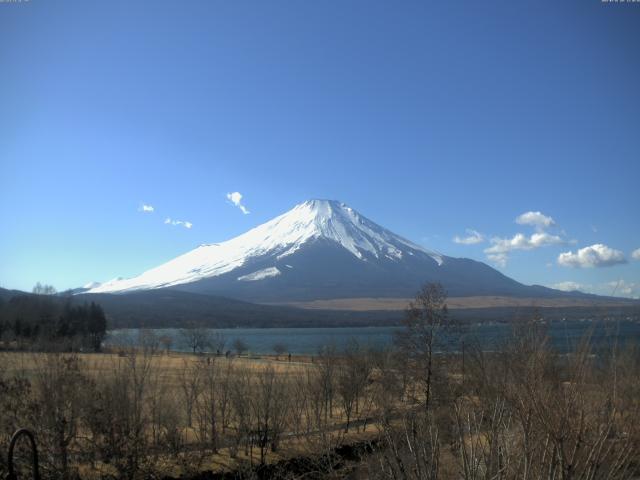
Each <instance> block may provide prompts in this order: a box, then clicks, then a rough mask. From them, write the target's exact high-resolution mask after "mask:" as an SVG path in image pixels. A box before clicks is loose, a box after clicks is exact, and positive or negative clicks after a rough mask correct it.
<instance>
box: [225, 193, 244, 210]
mask: <svg viewBox="0 0 640 480" xmlns="http://www.w3.org/2000/svg"><path fill="white" fill-rule="evenodd" d="M227 200H229V201H230V202H231V203H233V204H234V205H235V206H236V207H238V208H239V209H240V211H241V212H242V213H244V214H245V215H248V214H249V210H247V207H245V206H244V205H242V194H241V193H240V192H231V193H227Z"/></svg>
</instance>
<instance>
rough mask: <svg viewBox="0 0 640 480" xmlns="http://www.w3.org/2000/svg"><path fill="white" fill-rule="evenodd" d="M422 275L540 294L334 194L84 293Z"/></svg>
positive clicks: (379, 281)
mask: <svg viewBox="0 0 640 480" xmlns="http://www.w3.org/2000/svg"><path fill="white" fill-rule="evenodd" d="M426 281H440V282H441V283H443V284H444V285H445V287H446V288H447V289H448V291H449V294H450V295H456V296H468V295H517V296H526V295H532V294H533V295H535V294H536V293H535V292H532V291H531V289H535V290H536V292H537V294H538V295H539V294H540V293H541V291H540V289H541V287H527V286H525V285H522V284H520V283H518V282H516V281H514V280H512V279H510V278H508V277H506V276H504V275H502V274H501V273H499V272H498V271H496V270H495V269H493V268H491V267H489V266H488V265H485V264H483V263H481V262H476V261H474V260H469V259H458V258H453V257H447V256H445V255H442V254H439V253H437V252H434V251H431V250H428V249H426V248H424V247H421V246H419V245H416V244H415V243H412V242H411V241H409V240H407V239H405V238H402V237H400V236H399V235H396V234H394V233H393V232H391V231H389V230H387V229H385V228H383V227H381V226H380V225H378V224H376V223H374V222H373V221H371V220H369V219H368V218H366V217H365V216H363V215H361V214H360V213H358V212H357V211H355V210H354V209H353V208H351V207H349V206H347V205H345V204H344V203H341V202H337V201H334V200H309V201H306V202H304V203H301V204H299V205H296V206H295V207H294V208H292V209H291V210H289V211H288V212H286V213H284V214H283V215H280V216H278V217H276V218H274V219H273V220H270V221H269V222H267V223H264V224H262V225H259V226H258V227H255V228H253V229H251V230H249V231H248V232H246V233H244V234H242V235H240V236H238V237H235V238H233V239H231V240H228V241H226V242H222V243H213V244H206V245H201V246H200V247H198V248H196V249H194V250H192V251H190V252H188V253H185V254H184V255H181V256H179V257H177V258H175V259H173V260H171V261H169V262H167V263H165V264H163V265H160V266H158V267H156V268H153V269H151V270H148V271H146V272H144V273H142V274H141V275H139V276H137V277H134V278H129V279H116V280H112V281H109V282H106V283H103V284H100V285H97V286H95V287H93V288H91V289H89V290H87V291H86V293H126V292H132V291H138V290H151V289H160V288H169V287H170V288H172V289H180V290H186V291H192V292H197V293H211V294H217V295H227V296H230V297H235V298H241V299H245V300H251V301H268V302H277V301H285V300H314V299H328V298H348V297H358V296H367V297H398V296H404V297H407V296H411V295H412V294H413V293H414V292H415V291H416V290H417V289H418V287H419V286H420V285H421V284H422V283H424V282H426ZM544 291H545V292H546V294H547V295H548V294H549V292H554V291H553V290H549V289H544Z"/></svg>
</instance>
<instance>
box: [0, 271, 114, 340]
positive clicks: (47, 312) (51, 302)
mask: <svg viewBox="0 0 640 480" xmlns="http://www.w3.org/2000/svg"><path fill="white" fill-rule="evenodd" d="M106 331H107V319H106V316H105V313H104V310H103V309H102V307H101V306H100V305H99V304H97V303H95V302H90V303H83V304H75V303H74V302H73V297H72V296H71V295H58V294H57V292H56V290H55V289H54V288H53V287H51V286H49V285H41V284H40V283H38V284H37V285H36V286H35V287H34V289H33V293H32V294H21V295H14V296H12V297H11V298H9V299H8V300H5V301H3V302H0V345H2V346H3V347H4V348H7V349H12V348H13V349H24V348H35V349H39V350H49V349H79V350H91V351H95V352H97V351H100V348H101V345H102V342H103V340H104V338H105V336H106Z"/></svg>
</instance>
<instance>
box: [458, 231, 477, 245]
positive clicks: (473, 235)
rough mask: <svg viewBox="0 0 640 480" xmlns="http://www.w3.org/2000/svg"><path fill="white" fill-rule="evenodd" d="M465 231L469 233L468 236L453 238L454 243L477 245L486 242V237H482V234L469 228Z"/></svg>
mask: <svg viewBox="0 0 640 480" xmlns="http://www.w3.org/2000/svg"><path fill="white" fill-rule="evenodd" d="M465 231H466V232H467V236H466V237H460V236H458V235H456V236H455V237H453V241H454V243H460V244H462V245H475V244H477V243H482V242H484V235H482V234H481V233H480V232H478V231H476V230H473V229H471V228H467V229H466V230H465Z"/></svg>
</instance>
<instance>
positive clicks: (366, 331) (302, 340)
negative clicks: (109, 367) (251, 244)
mask: <svg viewBox="0 0 640 480" xmlns="http://www.w3.org/2000/svg"><path fill="white" fill-rule="evenodd" d="M398 328H399V327H350V328H227V329H215V330H211V332H212V333H216V334H218V333H219V334H222V335H223V336H224V338H225V342H226V347H225V349H231V348H232V347H231V346H232V345H233V342H234V340H236V339H242V341H243V342H244V343H245V344H246V345H247V346H248V347H249V351H250V352H251V353H254V354H267V353H273V347H274V345H276V344H282V345H285V346H286V348H287V350H288V351H289V352H290V353H292V354H311V355H313V354H316V353H317V352H318V350H319V349H320V348H321V347H323V346H328V345H331V346H335V347H336V349H338V350H341V349H344V347H345V346H346V345H347V344H348V342H349V341H351V340H352V339H355V340H356V341H357V342H358V343H359V344H360V345H362V346H368V347H375V348H381V347H385V346H388V345H390V344H391V343H392V342H393V335H394V332H395V331H397V330H398ZM547 328H548V333H549V337H550V340H551V343H552V345H553V346H554V347H555V348H556V349H557V350H558V351H561V352H566V351H568V350H571V349H573V348H574V347H575V346H576V344H577V343H578V342H579V341H580V339H581V338H582V337H583V336H584V335H585V334H586V333H587V332H588V331H589V330H590V329H592V336H591V341H592V343H593V344H594V346H596V347H598V346H601V345H604V344H607V343H610V342H613V341H618V342H620V343H624V342H636V343H637V342H639V341H640V322H634V321H619V322H602V321H598V322H595V321H594V322H591V321H565V322H553V323H550V324H549V325H548V326H547ZM513 331H514V330H513V327H512V326H510V325H507V324H480V325H472V326H468V327H466V328H465V330H464V331H460V332H456V333H451V334H448V337H447V338H448V343H449V344H450V347H451V349H453V350H457V349H459V347H460V346H461V345H462V342H465V343H467V344H468V343H472V342H473V343H474V342H477V343H479V344H480V345H481V347H482V348H483V349H485V350H492V349H495V348H496V346H497V345H499V343H500V342H501V341H503V340H504V339H505V338H507V337H509V336H511V335H513ZM154 333H155V335H156V336H157V337H160V336H165V335H166V336H169V337H171V338H172V339H173V342H172V346H171V349H172V350H174V351H189V347H188V345H187V343H186V341H185V339H184V337H183V335H182V334H181V332H180V330H179V329H159V330H154ZM139 336H140V330H138V329H123V330H113V331H110V332H109V335H108V337H107V339H106V342H105V343H106V344H107V345H111V346H120V345H122V346H126V345H135V344H136V343H137V342H138V339H139Z"/></svg>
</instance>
